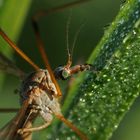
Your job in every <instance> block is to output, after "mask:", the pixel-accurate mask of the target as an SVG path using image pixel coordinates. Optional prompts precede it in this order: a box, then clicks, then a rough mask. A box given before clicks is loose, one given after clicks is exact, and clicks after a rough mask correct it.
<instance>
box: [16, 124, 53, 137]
mask: <svg viewBox="0 0 140 140" xmlns="http://www.w3.org/2000/svg"><path fill="white" fill-rule="evenodd" d="M50 124H51V122H47V123H45V124H43V125H41V126H38V127H32V128H23V129H19V130H18V131H17V133H19V134H23V133H25V132H33V131H39V130H42V129H44V128H47V127H48V126H49V125H50Z"/></svg>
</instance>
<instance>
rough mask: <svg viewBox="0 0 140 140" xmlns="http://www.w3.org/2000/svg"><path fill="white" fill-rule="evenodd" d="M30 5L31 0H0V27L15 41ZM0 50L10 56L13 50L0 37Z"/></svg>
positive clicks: (0, 76)
mask: <svg viewBox="0 0 140 140" xmlns="http://www.w3.org/2000/svg"><path fill="white" fill-rule="evenodd" d="M30 5H31V0H24V1H19V0H12V1H11V0H1V3H0V28H2V29H3V31H4V32H5V33H6V34H7V35H8V36H9V38H10V39H11V40H13V41H15V42H17V40H18V37H19V35H20V32H21V30H22V27H23V25H24V21H25V19H26V15H27V13H28V9H29V7H30ZM0 51H1V52H2V53H3V54H5V55H7V57H10V58H11V56H12V52H13V50H12V49H11V48H10V47H9V46H8V44H7V42H5V41H4V40H3V39H2V38H1V37H0ZM3 80H4V78H3V75H2V74H1V75H0V86H1V87H2V83H3Z"/></svg>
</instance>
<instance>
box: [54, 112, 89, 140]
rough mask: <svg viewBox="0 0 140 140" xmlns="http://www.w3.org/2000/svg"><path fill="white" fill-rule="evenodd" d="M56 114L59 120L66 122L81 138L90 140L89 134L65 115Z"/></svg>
mask: <svg viewBox="0 0 140 140" xmlns="http://www.w3.org/2000/svg"><path fill="white" fill-rule="evenodd" d="M55 116H56V117H57V118H58V119H59V120H61V121H62V122H64V123H65V124H66V125H67V126H68V127H70V128H71V129H72V130H73V131H74V132H75V133H76V134H77V135H78V136H79V137H80V138H81V140H88V138H87V136H86V135H85V134H84V133H83V132H81V131H80V130H79V129H78V128H77V127H76V126H75V125H74V124H72V123H71V122H70V121H68V120H67V119H66V118H65V117H64V116H63V115H57V114H55Z"/></svg>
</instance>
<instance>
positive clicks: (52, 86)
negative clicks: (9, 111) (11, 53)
mask: <svg viewBox="0 0 140 140" xmlns="http://www.w3.org/2000/svg"><path fill="white" fill-rule="evenodd" d="M62 8H63V7H62ZM60 9H61V8H60ZM55 10H56V11H57V10H58V9H55ZM32 23H33V28H34V31H35V36H36V40H37V44H38V45H37V46H38V49H39V51H40V54H41V56H42V59H43V61H44V64H45V66H46V69H41V68H39V67H38V66H37V65H36V64H35V63H34V62H33V61H32V60H31V59H30V58H29V57H28V56H27V55H26V54H25V53H24V52H23V51H22V50H20V49H19V48H18V47H17V46H16V44H15V43H14V42H13V41H12V40H11V39H10V38H9V37H8V36H7V35H6V33H5V32H4V31H3V30H2V29H1V28H0V36H1V37H2V38H3V39H4V40H5V41H6V42H7V43H8V44H9V46H10V47H12V48H13V49H14V50H15V51H16V52H17V53H18V54H19V55H20V56H21V57H22V58H23V59H24V60H25V61H26V62H28V63H29V64H30V65H31V66H32V67H33V68H34V69H35V71H34V72H32V73H30V74H29V75H27V76H25V74H24V72H23V71H22V70H20V69H19V68H17V67H16V66H15V65H14V64H13V63H12V62H11V61H10V60H8V59H7V58H6V57H5V56H4V55H2V54H1V53H0V64H2V63H3V64H2V65H0V69H4V70H5V69H6V71H7V72H9V73H13V72H14V74H15V75H16V76H18V77H20V78H21V79H23V82H22V85H21V88H20V92H19V93H20V103H21V108H20V109H19V110H18V113H17V115H16V116H15V117H14V118H13V119H12V120H11V121H10V122H9V123H7V124H6V125H5V126H4V127H3V128H2V129H1V130H0V140H31V139H32V132H33V131H39V130H42V129H44V128H47V127H48V126H49V125H50V124H51V122H52V120H53V115H54V116H55V117H56V118H58V119H59V120H61V121H62V122H64V123H65V124H66V125H67V126H68V127H70V128H71V129H72V130H73V131H74V132H75V133H76V134H77V135H78V136H79V137H80V139H81V140H88V138H87V136H86V135H85V134H84V133H83V132H81V131H80V130H79V129H78V128H77V127H76V126H75V125H74V124H72V123H71V122H70V121H68V120H67V119H66V118H65V117H64V116H63V114H62V113H61V108H60V104H59V101H58V99H59V98H60V97H61V96H62V93H61V90H60V87H59V85H58V83H57V81H56V80H59V79H62V80H65V79H67V78H68V77H70V76H71V75H73V74H75V73H78V72H79V71H85V70H90V69H91V65H89V64H83V65H75V66H73V67H71V65H72V57H71V53H70V51H69V46H68V45H67V50H68V61H67V64H66V65H65V66H61V67H58V68H56V69H55V71H54V72H53V71H52V69H51V67H50V64H49V61H48V58H47V55H46V54H45V49H44V44H43V41H42V39H41V37H40V32H39V27H38V25H37V20H36V17H33V19H32ZM68 25H69V22H68V24H67V30H68ZM77 34H78V32H77ZM75 38H77V35H76V37H75ZM67 40H68V32H67ZM75 41H76V39H75V40H74V43H75ZM74 43H73V44H74ZM9 66H10V68H9ZM38 115H40V116H41V117H42V118H43V120H44V122H45V123H44V124H43V125H41V126H36V127H33V126H32V124H33V122H34V120H35V119H36V117H37V116H38Z"/></svg>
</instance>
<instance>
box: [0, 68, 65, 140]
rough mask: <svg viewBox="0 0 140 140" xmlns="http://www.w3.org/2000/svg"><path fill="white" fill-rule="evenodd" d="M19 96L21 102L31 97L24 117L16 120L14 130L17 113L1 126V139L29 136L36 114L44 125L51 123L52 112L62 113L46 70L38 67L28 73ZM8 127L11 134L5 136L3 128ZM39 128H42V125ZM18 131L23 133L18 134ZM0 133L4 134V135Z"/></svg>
mask: <svg viewBox="0 0 140 140" xmlns="http://www.w3.org/2000/svg"><path fill="white" fill-rule="evenodd" d="M20 97H21V104H22V103H24V101H26V100H27V99H31V100H30V104H29V106H28V108H27V111H25V114H24V117H23V118H24V119H23V118H22V121H20V122H18V126H16V125H15V131H14V130H13V129H14V127H13V124H14V122H15V120H16V121H17V117H19V113H18V114H17V116H16V117H15V118H14V119H13V120H12V121H11V122H12V123H8V124H7V125H6V127H4V128H2V130H3V134H2V133H0V139H1V140H2V139H3V140H11V139H12V140H17V139H18V140H20V139H23V138H24V139H25V137H29V135H30V130H29V129H30V128H31V127H32V123H33V121H34V120H35V118H36V117H37V116H38V115H40V116H41V117H42V118H43V119H44V121H45V122H46V123H47V124H45V125H44V126H45V127H47V126H48V125H49V124H51V122H52V119H53V114H55V115H62V113H61V109H60V105H59V102H58V99H57V98H58V96H57V90H56V88H55V85H54V84H53V83H52V81H51V77H50V75H49V73H48V71H47V70H41V69H40V70H38V71H36V72H33V73H31V74H30V75H28V76H27V77H26V79H25V80H24V81H23V83H22V86H21V91H20ZM24 109H25V108H24ZM10 127H11V129H12V134H11V133H8V135H7V137H5V136H6V135H5V133H6V132H8V131H4V130H10ZM24 128H26V129H24ZM33 129H34V128H32V131H34V130H33ZM40 129H43V128H42V126H41V128H40ZM17 130H20V131H18V133H19V134H17ZM25 131H26V133H25ZM23 132H24V133H23ZM20 133H23V134H22V135H20ZM2 135H4V137H3V136H2ZM30 137H31V136H30Z"/></svg>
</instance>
